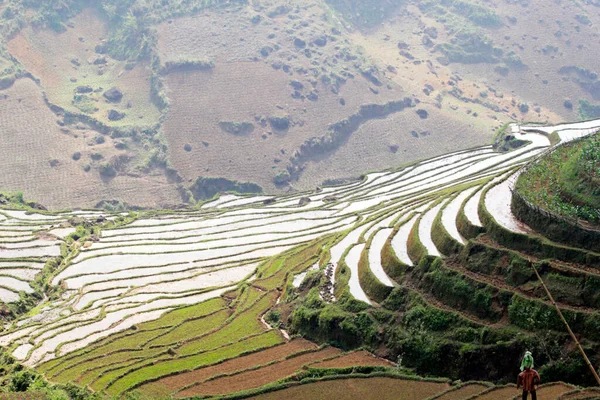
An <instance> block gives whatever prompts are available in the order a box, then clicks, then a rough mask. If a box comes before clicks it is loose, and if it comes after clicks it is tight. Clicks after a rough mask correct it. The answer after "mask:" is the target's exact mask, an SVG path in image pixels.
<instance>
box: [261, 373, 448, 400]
mask: <svg viewBox="0 0 600 400" xmlns="http://www.w3.org/2000/svg"><path fill="white" fill-rule="evenodd" d="M447 387H448V385H447V384H445V383H437V382H421V381H411V380H400V379H393V378H370V379H338V380H331V381H322V382H316V383H312V384H307V385H300V386H294V387H291V388H288V389H284V390H280V391H276V392H270V393H266V394H262V395H259V396H256V397H254V398H255V399H261V400H269V399H290V400H296V399H298V400H301V399H348V400H350V399H361V398H362V399H368V398H377V399H390V400H392V399H394V400H413V399H426V398H428V397H430V396H432V395H435V394H437V393H439V392H442V391H444V390H445V389H447Z"/></svg>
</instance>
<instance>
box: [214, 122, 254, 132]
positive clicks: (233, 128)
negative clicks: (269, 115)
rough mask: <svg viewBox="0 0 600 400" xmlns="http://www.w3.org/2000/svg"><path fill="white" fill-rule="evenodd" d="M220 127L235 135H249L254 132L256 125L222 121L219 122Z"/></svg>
mask: <svg viewBox="0 0 600 400" xmlns="http://www.w3.org/2000/svg"><path fill="white" fill-rule="evenodd" d="M219 127H220V128H221V129H222V130H223V131H225V132H227V133H232V134H234V135H247V134H249V133H252V132H253V131H254V125H253V124H252V123H250V122H231V121H222V122H219Z"/></svg>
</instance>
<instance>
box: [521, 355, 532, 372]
mask: <svg viewBox="0 0 600 400" xmlns="http://www.w3.org/2000/svg"><path fill="white" fill-rule="evenodd" d="M525 368H533V356H532V355H531V352H530V351H526V352H525V356H524V357H523V361H521V371H523V370H524V369H525Z"/></svg>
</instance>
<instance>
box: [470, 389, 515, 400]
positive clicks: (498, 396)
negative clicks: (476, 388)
mask: <svg viewBox="0 0 600 400" xmlns="http://www.w3.org/2000/svg"><path fill="white" fill-rule="evenodd" d="M521 393H523V392H522V391H521V390H520V389H519V390H517V387H516V386H512V387H503V388H497V389H494V390H492V391H491V392H488V393H485V394H482V395H481V396H478V397H477V400H512V398H513V397H515V396H516V395H519V394H521Z"/></svg>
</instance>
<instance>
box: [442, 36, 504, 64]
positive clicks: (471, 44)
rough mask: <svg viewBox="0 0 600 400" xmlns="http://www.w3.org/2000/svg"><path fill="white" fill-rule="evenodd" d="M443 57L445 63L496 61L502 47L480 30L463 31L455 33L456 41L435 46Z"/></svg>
mask: <svg viewBox="0 0 600 400" xmlns="http://www.w3.org/2000/svg"><path fill="white" fill-rule="evenodd" d="M435 48H436V49H437V50H439V51H440V52H441V53H442V54H443V55H444V57H445V59H444V60H442V61H443V62H445V63H461V64H479V63H497V62H500V60H501V57H502V54H503V52H502V49H500V48H498V47H494V42H493V41H492V40H491V39H490V38H489V37H487V36H486V35H485V34H483V33H481V32H463V33H459V34H458V35H456V43H455V44H453V43H443V44H439V45H437V46H436V47H435Z"/></svg>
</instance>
